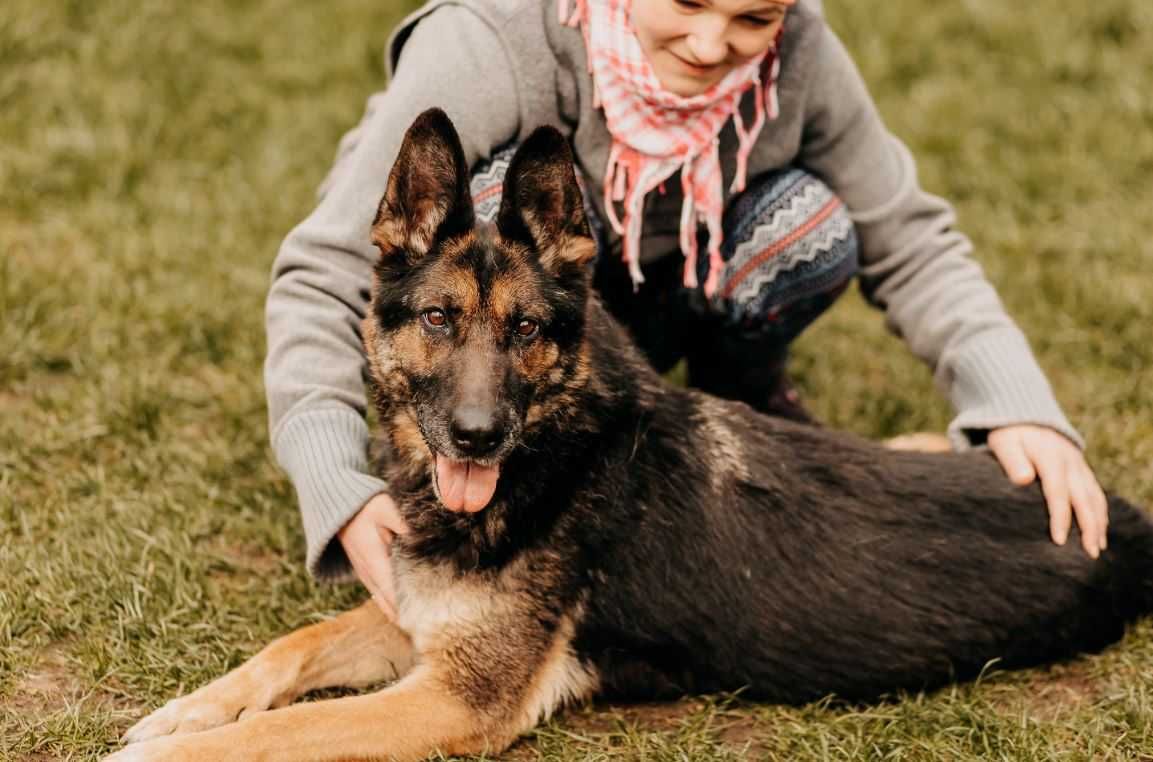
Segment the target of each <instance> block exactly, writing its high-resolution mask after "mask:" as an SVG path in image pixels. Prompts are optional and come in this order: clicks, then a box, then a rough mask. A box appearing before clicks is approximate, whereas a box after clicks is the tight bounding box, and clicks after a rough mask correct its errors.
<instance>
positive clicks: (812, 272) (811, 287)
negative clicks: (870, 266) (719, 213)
mask: <svg viewBox="0 0 1153 762" xmlns="http://www.w3.org/2000/svg"><path fill="white" fill-rule="evenodd" d="M724 231H725V240H724V243H723V244H722V248H721V254H722V257H723V258H724V260H725V268H724V271H723V273H722V276H721V280H720V287H719V288H718V290H717V293H716V296H715V298H714V300H713V304H712V305H711V306H712V308H713V309H714V310H718V311H722V312H723V313H725V314H726V315H727V317H728V318H730V320H731V321H733V322H735V323H739V324H741V325H744V326H746V327H755V326H757V325H760V324H763V323H773V322H781V321H782V316H783V315H785V314H786V313H788V312H790V311H797V312H799V313H801V314H797V315H795V317H796V318H798V319H801V320H802V321H803V324H802V325H800V326H799V327H795V330H796V331H797V332H799V330H800V329H802V328H803V327H804V326H805V325H807V324H808V323H809V322H811V321H812V320H813V319H815V317H816V316H817V315H819V314H820V312H822V311H823V310H824V309H826V308H827V307H828V306H830V305H831V304H832V303H833V302H834V301H835V300H836V298H837V296H839V295H840V294H841V293H842V292H843V291H844V289H845V287H846V285H847V283H848V281H849V280H850V279H851V278H852V276H853V275H854V274H856V272H857V270H858V267H859V247H858V243H857V235H856V230H855V228H854V226H853V222H852V220H851V219H850V218H849V213H848V210H847V209H846V208H845V205H844V203H843V202H842V201H841V200H840V199H839V198H838V197H837V196H836V194H834V193H833V191H832V190H831V189H830V188H829V187H828V186H827V185H825V183H824V182H822V181H821V180H820V179H818V178H817V177H816V176H814V175H812V174H809V173H808V172H805V171H804V170H801V169H796V168H790V169H785V170H780V171H774V172H767V173H764V174H761V175H758V176H757V177H755V178H753V180H752V181H751V182H750V183H749V186H748V188H747V189H746V190H745V191H744V192H742V193H741V194H739V195H738V196H735V197H734V198H733V199H732V200H731V201H730V203H729V205H728V208H727V209H726V212H725V217H724ZM789 322H796V321H789ZM789 332H792V331H789Z"/></svg>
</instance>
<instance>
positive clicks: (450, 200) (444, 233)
mask: <svg viewBox="0 0 1153 762" xmlns="http://www.w3.org/2000/svg"><path fill="white" fill-rule="evenodd" d="M473 222H474V215H473V209H472V196H471V195H469V191H468V165H467V164H466V163H465V159H464V149H462V148H461V147H460V138H459V137H458V136H457V134H456V128H454V127H453V126H452V122H451V121H449V118H448V115H447V114H445V113H444V112H443V111H441V110H440V109H438V108H432V109H429V110H428V111H425V112H424V113H422V114H421V115H420V116H418V117H417V118H416V121H414V122H413V123H412V126H411V127H409V128H408V131H407V132H406V133H405V134H404V142H403V143H402V144H401V146H400V152H399V153H398V154H397V157H396V163H395V164H393V165H392V172H391V173H390V174H389V176H388V187H387V189H386V190H385V192H384V198H383V199H381V202H380V207H379V208H378V209H377V212H376V219H375V220H373V223H372V242H373V243H374V244H376V245H377V246H378V247H379V248H380V251H381V254H383V255H385V256H388V255H390V254H393V253H403V254H404V255H405V258H406V259H407V260H408V261H409V262H410V263H412V262H415V261H416V260H417V259H419V258H420V257H422V256H424V255H425V254H427V253H428V251H429V249H431V248H432V246H433V244H434V243H436V242H437V241H440V240H444V239H446V238H451V237H452V236H454V235H460V234H463V233H466V232H468V231H469V230H471V229H472V226H473Z"/></svg>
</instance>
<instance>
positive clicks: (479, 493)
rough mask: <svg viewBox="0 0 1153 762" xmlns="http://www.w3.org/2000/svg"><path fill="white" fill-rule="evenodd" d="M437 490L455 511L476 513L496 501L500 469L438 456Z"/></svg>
mask: <svg viewBox="0 0 1153 762" xmlns="http://www.w3.org/2000/svg"><path fill="white" fill-rule="evenodd" d="M435 457H436V491H437V492H438V493H439V496H440V502H441V503H443V504H444V507H445V508H448V509H449V510H452V511H462V510H463V511H468V512H469V513H475V512H477V511H479V510H480V509H482V508H484V507H485V506H486V505H488V504H489V502H490V501H491V500H492V495H493V493H494V492H496V480H497V478H498V477H500V466H499V465H492V466H482V465H480V464H479V463H476V462H474V461H471V460H452V459H451V458H448V457H445V456H444V455H441V454H440V453H437V454H436V456H435Z"/></svg>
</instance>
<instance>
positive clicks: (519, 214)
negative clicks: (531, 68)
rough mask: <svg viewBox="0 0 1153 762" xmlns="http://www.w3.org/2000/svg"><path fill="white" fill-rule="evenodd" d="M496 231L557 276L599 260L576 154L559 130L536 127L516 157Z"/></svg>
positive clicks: (503, 195)
mask: <svg viewBox="0 0 1153 762" xmlns="http://www.w3.org/2000/svg"><path fill="white" fill-rule="evenodd" d="M496 227H497V230H498V231H499V232H500V234H501V236H502V237H504V238H506V239H509V240H512V241H518V242H520V243H523V244H525V245H526V246H528V247H530V248H532V249H534V250H536V252H537V253H538V254H539V256H540V261H541V265H543V267H544V268H545V269H546V270H548V271H549V272H552V273H554V274H555V273H559V272H560V271H561V270H562V269H571V268H579V267H580V266H583V265H584V264H585V263H586V262H588V261H589V260H590V259H592V258H593V255H595V254H596V244H595V243H594V242H593V239H592V236H591V235H590V233H589V226H588V221H587V220H586V219H585V210H584V203H583V202H582V199H581V191H580V186H579V185H577V179H576V174H575V173H574V172H573V157H572V151H571V150H569V146H568V141H566V140H565V138H564V136H563V135H561V134H560V132H558V131H557V130H556V129H555V128H553V127H538V128H537V129H536V130H534V131H533V133H532V134H531V135H529V137H528V140H526V141H524V143H522V144H521V145H520V147H519V148H518V149H517V151H516V154H514V155H513V157H512V162H511V163H510V164H509V168H508V171H507V172H506V173H505V177H504V190H503V191H502V194H501V200H500V211H499V212H497V217H496Z"/></svg>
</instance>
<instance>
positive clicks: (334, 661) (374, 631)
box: [124, 601, 413, 743]
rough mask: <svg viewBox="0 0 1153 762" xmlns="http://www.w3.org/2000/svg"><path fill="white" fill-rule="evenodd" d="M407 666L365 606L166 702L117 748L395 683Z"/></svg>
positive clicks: (384, 621) (398, 635)
mask: <svg viewBox="0 0 1153 762" xmlns="http://www.w3.org/2000/svg"><path fill="white" fill-rule="evenodd" d="M412 660H413V655H412V643H411V642H410V641H409V638H408V636H407V635H405V634H404V633H403V632H402V631H401V630H400V629H399V628H398V627H397V626H396V625H395V624H393V623H392V622H391V621H389V620H388V618H387V617H385V615H384V614H383V613H382V612H381V611H380V609H379V608H378V607H377V605H376V604H375V603H373V602H372V601H369V602H367V603H365V604H363V605H362V606H360V607H359V608H357V609H354V610H352V611H349V612H347V613H344V614H341V615H340V616H338V617H336V618H335V619H332V620H330V621H327V622H321V623H319V624H314V625H310V626H308V627H303V628H301V629H299V630H297V631H296V632H293V633H291V634H289V635H286V636H284V637H282V638H279V639H277V640H275V641H273V642H272V643H270V644H269V645H268V646H267V647H265V648H264V650H262V651H261V652H260V653H258V654H257V655H256V656H254V657H252V658H251V659H249V660H248V661H247V662H245V663H244V664H243V665H241V666H240V667H238V668H236V669H234V670H233V671H231V672H229V673H228V674H227V675H225V676H223V677H221V678H220V679H218V680H215V681H213V682H211V683H209V684H208V685H206V686H204V687H203V688H200V689H199V690H197V691H195V692H193V693H190V694H189V695H187V696H184V697H182V698H177V699H173V700H172V701H169V702H168V703H167V704H165V705H164V706H163V707H161V708H160V709H158V710H156V711H155V712H153V713H152V714H150V715H149V716H148V717H145V718H144V719H143V720H141V721H140V722H138V723H136V725H135V726H133V727H132V729H131V730H129V731H128V732H127V733H126V734H125V735H124V740H125V741H127V742H128V743H134V742H137V741H144V740H147V739H149V738H155V737H157V736H163V735H170V734H177V733H192V732H195V731H200V730H207V729H209V728H214V727H217V726H219V725H224V724H226V723H230V722H235V721H236V720H241V719H245V718H247V717H249V716H251V715H253V714H256V713H257V712H262V711H264V710H266V709H275V708H278V707H282V706H285V705H286V704H290V703H292V701H294V700H295V699H296V698H298V697H299V696H301V695H303V694H305V693H307V692H308V691H311V690H316V689H318V688H329V687H337V686H341V687H350V688H360V687H364V686H367V685H372V684H374V683H378V682H380V681H382V680H395V679H397V678H398V677H400V676H402V675H403V674H404V673H405V672H407V671H408V670H409V668H410V667H411V666H412Z"/></svg>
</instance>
